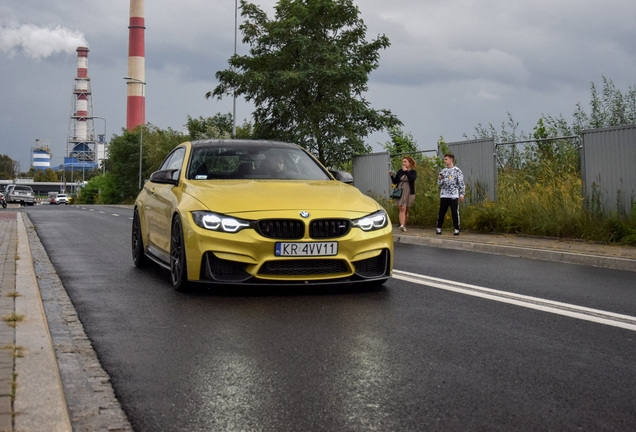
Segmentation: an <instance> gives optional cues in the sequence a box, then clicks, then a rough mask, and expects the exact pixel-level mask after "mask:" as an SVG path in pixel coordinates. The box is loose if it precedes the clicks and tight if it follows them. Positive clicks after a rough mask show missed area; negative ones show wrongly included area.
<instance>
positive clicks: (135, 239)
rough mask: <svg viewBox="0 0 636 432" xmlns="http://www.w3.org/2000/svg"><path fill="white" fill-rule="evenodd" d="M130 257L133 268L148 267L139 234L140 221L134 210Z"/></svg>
mask: <svg viewBox="0 0 636 432" xmlns="http://www.w3.org/2000/svg"><path fill="white" fill-rule="evenodd" d="M131 240H132V257H133V263H134V264H135V267H138V268H143V267H146V266H147V265H148V257H147V256H146V254H145V253H144V241H143V237H142V234H141V219H140V218H139V212H138V211H137V209H135V213H134V215H133V223H132V236H131Z"/></svg>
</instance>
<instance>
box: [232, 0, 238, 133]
mask: <svg viewBox="0 0 636 432" xmlns="http://www.w3.org/2000/svg"><path fill="white" fill-rule="evenodd" d="M237 32H238V0H234V56H236V34H237ZM233 99H234V101H233V103H232V138H234V139H236V89H234V98H233Z"/></svg>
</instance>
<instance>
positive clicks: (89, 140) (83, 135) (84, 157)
mask: <svg viewBox="0 0 636 432" xmlns="http://www.w3.org/2000/svg"><path fill="white" fill-rule="evenodd" d="M76 51H77V76H76V77H75V82H74V85H73V97H72V101H71V117H70V121H69V125H68V140H67V143H66V157H65V158H64V170H66V169H68V168H69V167H70V168H71V169H78V168H79V169H81V170H84V169H92V168H95V167H97V157H96V156H97V151H96V148H95V146H96V144H95V123H94V120H93V96H92V93H91V79H90V78H89V76H88V51H89V50H88V47H78V48H77V50H76Z"/></svg>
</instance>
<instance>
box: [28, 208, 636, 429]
mask: <svg viewBox="0 0 636 432" xmlns="http://www.w3.org/2000/svg"><path fill="white" fill-rule="evenodd" d="M28 214H29V218H30V219H31V220H32V222H33V224H34V225H35V227H36V230H37V232H38V234H39V236H40V239H41V240H42V243H43V244H44V247H45V248H46V251H47V253H48V255H49V257H50V259H51V261H52V262H53V264H54V266H55V268H56V270H57V272H58V273H59V275H60V278H61V280H62V282H63V284H64V286H65V288H66V290H67V292H68V293H69V296H70V298H71V300H72V301H73V304H74V306H75V308H76V310H77V313H78V315H79V317H80V320H81V321H82V323H83V325H84V328H85V330H86V333H87V334H88V336H89V338H90V339H91V341H92V342H93V345H94V347H95V349H96V351H97V354H98V356H99V359H100V361H101V363H102V365H103V367H104V368H105V369H106V371H107V372H108V373H109V375H110V376H111V379H112V382H113V386H114V388H115V391H116V394H117V396H118V398H119V400H120V401H121V403H122V407H123V408H124V410H125V411H126V413H127V415H128V417H129V419H130V421H131V423H132V424H133V426H134V427H135V429H136V430H138V431H213V430H262V431H298V430H307V431H320V430H326V431H344V430H347V431H362V430H365V431H367V430H381V431H388V430H408V431H411V430H445V431H447V430H462V431H465V430H489V431H494V430H502V431H503V430H505V431H509V430H559V431H565V430H617V431H618V430H620V431H623V430H634V429H635V428H636V413H635V410H634V407H635V406H636V361H634V359H635V358H636V342H635V340H636V333H635V332H634V331H633V330H629V329H625V328H620V327H616V326H614V325H606V324H602V323H598V322H593V321H589V320H586V319H577V318H573V317H571V316H564V315H560V314H557V313H551V312H549V311H545V310H537V309H532V308H530V307H526V306H523V305H517V304H511V303H506V302H504V301H498V300H496V299H494V300H493V299H488V298H483V297H477V296H475V295H467V294H465V293H462V292H457V291H452V290H449V289H447V288H448V287H447V285H448V286H451V285H452V284H449V283H447V281H453V282H459V283H463V284H470V285H471V286H478V287H480V288H489V289H492V290H496V291H497V292H499V291H503V292H505V293H508V294H509V295H510V296H513V295H517V294H523V295H526V296H533V297H536V298H540V299H547V300H551V301H558V302H563V303H568V304H572V305H577V306H584V307H587V308H594V309H599V310H601V311H608V312H613V313H617V314H625V315H630V316H636V284H634V276H633V273H630V272H623V271H616V270H605V269H598V268H592V267H585V266H577V265H568V264H558V263H551V262H542V261H531V260H523V259H518V258H510V257H502V256H497V255H485V254H477V253H470V252H463V251H452V250H444V249H432V248H426V247H421V246H409V245H403V244H400V245H396V266H395V267H396V269H397V270H398V271H397V272H396V277H394V278H393V279H391V280H390V281H389V282H388V283H387V284H386V285H385V287H384V288H382V289H376V290H360V289H344V290H343V289H340V290H336V289H330V290H326V291H323V290H316V289H312V290H310V289H307V290H283V289H259V290H255V289H252V290H242V291H239V292H235V291H227V290H219V289H214V290H206V289H203V290H198V291H194V292H188V293H179V292H175V291H173V290H172V288H171V286H170V282H169V275H168V273H167V272H166V271H164V270H161V269H159V268H150V269H145V270H139V269H136V268H134V267H133V265H132V259H131V253H130V226H131V219H130V218H131V216H132V211H131V210H127V209H119V208H113V207H100V206H87V207H85V208H82V207H75V206H68V207H67V206H62V207H57V206H36V207H34V208H32V209H28ZM411 273H412V274H415V275H422V277H435V278H439V279H442V281H434V283H433V282H431V281H430V280H429V281H428V282H425V283H419V282H418V280H419V279H418V280H416V278H413V277H411V276H410V274H411ZM433 285H434V286H433ZM455 285H457V284H455ZM592 315H593V314H592Z"/></svg>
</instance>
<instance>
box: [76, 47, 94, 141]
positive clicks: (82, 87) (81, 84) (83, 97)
mask: <svg viewBox="0 0 636 432" xmlns="http://www.w3.org/2000/svg"><path fill="white" fill-rule="evenodd" d="M76 51H77V78H78V79H76V80H75V94H76V98H75V116H76V119H75V139H77V140H80V141H86V140H87V139H88V125H87V124H86V117H87V116H88V97H89V96H90V90H89V88H88V83H89V81H88V79H87V78H88V48H87V47H78V48H77V50H76Z"/></svg>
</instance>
